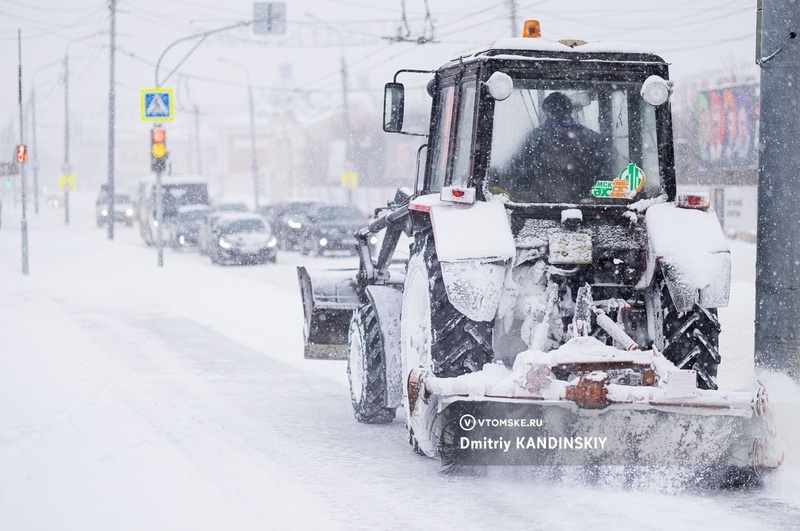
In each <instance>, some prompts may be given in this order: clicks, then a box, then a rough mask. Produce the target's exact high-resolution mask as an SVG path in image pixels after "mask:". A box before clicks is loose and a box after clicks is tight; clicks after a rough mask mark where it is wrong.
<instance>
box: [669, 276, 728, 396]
mask: <svg viewBox="0 0 800 531" xmlns="http://www.w3.org/2000/svg"><path fill="white" fill-rule="evenodd" d="M653 287H654V290H655V292H656V293H655V294H654V299H655V300H654V303H655V307H656V308H655V310H656V311H655V314H656V315H655V318H656V329H657V330H660V331H661V337H658V338H656V347H657V348H658V349H659V350H661V353H662V354H664V356H665V357H666V358H667V359H668V360H669V361H671V362H672V363H674V364H675V366H676V367H678V368H679V369H691V370H694V371H695V372H696V373H697V386H698V387H699V388H700V389H717V368H718V367H719V364H720V361H722V360H721V358H720V355H719V333H720V330H721V326H720V323H719V318H718V317H717V310H716V308H703V307H702V306H700V305H699V304H695V305H694V307H693V308H692V309H690V310H688V311H686V312H679V311H678V310H677V309H676V308H675V304H674V303H673V301H672V296H671V295H670V293H669V288H668V287H667V282H666V280H665V279H664V275H663V273H662V272H659V273H658V275H657V277H656V280H655V283H654V286H653Z"/></svg>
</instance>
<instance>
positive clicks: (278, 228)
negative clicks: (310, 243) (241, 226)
mask: <svg viewBox="0 0 800 531" xmlns="http://www.w3.org/2000/svg"><path fill="white" fill-rule="evenodd" d="M318 204H320V203H319V202H317V201H313V200H292V201H286V202H284V203H278V204H277V205H275V209H274V211H273V213H272V217H271V218H269V221H270V227H271V228H272V231H273V233H274V234H275V237H276V238H277V239H278V247H279V248H280V249H282V250H290V251H292V250H297V249H299V248H300V247H299V246H300V241H301V239H302V236H303V232H304V231H305V225H304V223H306V214H307V213H308V210H309V209H310V208H311V207H313V206H315V205H318Z"/></svg>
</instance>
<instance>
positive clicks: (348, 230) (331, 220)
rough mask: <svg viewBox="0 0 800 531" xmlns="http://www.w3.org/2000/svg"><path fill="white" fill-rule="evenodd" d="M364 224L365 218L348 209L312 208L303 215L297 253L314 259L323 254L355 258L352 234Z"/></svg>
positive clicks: (333, 206)
mask: <svg viewBox="0 0 800 531" xmlns="http://www.w3.org/2000/svg"><path fill="white" fill-rule="evenodd" d="M367 222H368V219H367V217H366V216H365V215H364V214H363V213H362V212H361V211H360V210H359V209H358V208H356V207H354V206H352V205H322V204H318V205H315V206H313V207H311V208H310V209H309V210H308V212H307V213H306V217H305V220H304V223H303V224H304V225H305V230H304V231H303V235H302V241H301V243H300V252H301V253H302V254H304V255H306V254H309V253H313V254H315V255H317V256H320V255H322V254H324V253H325V252H326V251H349V252H351V253H353V254H355V252H356V238H355V232H356V231H357V230H358V229H361V228H363V227H365V226H366V225H367Z"/></svg>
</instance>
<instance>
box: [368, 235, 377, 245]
mask: <svg viewBox="0 0 800 531" xmlns="http://www.w3.org/2000/svg"><path fill="white" fill-rule="evenodd" d="M369 243H370V244H371V245H377V244H378V237H377V236H370V238H369Z"/></svg>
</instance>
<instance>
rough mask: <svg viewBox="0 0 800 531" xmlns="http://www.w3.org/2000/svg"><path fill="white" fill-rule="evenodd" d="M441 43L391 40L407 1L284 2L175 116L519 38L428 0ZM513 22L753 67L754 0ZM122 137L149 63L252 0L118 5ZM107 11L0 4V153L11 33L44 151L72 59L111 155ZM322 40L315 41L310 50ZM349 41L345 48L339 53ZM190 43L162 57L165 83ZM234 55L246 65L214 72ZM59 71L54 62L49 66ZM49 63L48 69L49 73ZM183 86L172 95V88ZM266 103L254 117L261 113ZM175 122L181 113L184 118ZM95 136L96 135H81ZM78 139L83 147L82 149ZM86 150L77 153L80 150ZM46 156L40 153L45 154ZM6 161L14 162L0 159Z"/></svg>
mask: <svg viewBox="0 0 800 531" xmlns="http://www.w3.org/2000/svg"><path fill="white" fill-rule="evenodd" d="M427 3H428V5H429V6H430V14H431V20H432V24H433V31H434V33H433V34H434V38H435V41H436V42H435V43H433V44H424V45H418V44H410V43H392V42H389V41H388V40H387V39H384V38H383V37H391V36H393V35H395V34H396V32H397V29H398V28H399V27H401V26H402V17H401V15H402V11H401V5H402V2H401V0H380V1H378V0H290V1H288V2H286V15H287V34H286V35H285V36H283V37H263V36H262V37H254V36H253V35H252V33H251V32H250V31H249V30H246V29H242V30H239V32H233V33H228V34H226V36H225V37H220V38H210V39H209V40H208V41H206V42H205V43H203V44H202V45H200V46H199V47H198V48H197V50H196V51H195V52H194V53H193V54H192V55H191V57H190V58H189V59H188V60H187V61H186V62H185V63H184V64H183V66H182V68H181V69H180V72H181V73H182V74H184V75H185V77H184V78H183V81H182V82H181V88H180V98H179V101H178V103H179V106H183V107H186V106H191V105H197V106H198V107H199V108H201V109H202V112H203V113H204V114H205V116H207V117H209V118H210V119H211V120H214V119H215V117H217V118H218V119H219V120H226V119H230V118H231V117H236V116H239V115H242V116H244V113H245V111H246V110H247V100H246V97H245V94H246V93H245V92H244V86H245V83H246V81H247V78H246V72H247V73H249V75H250V76H251V79H252V83H253V85H254V86H255V87H256V94H257V99H258V98H260V97H261V96H262V95H264V94H267V93H269V90H270V89H271V88H274V87H278V86H281V80H280V65H282V64H291V65H292V76H293V77H292V79H293V84H294V85H295V86H296V87H298V88H304V89H312V90H313V91H315V92H314V93H315V94H316V95H317V100H318V101H319V100H320V99H323V101H324V98H325V97H326V96H327V97H329V98H330V101H331V107H332V108H333V107H335V106H336V105H338V103H339V102H340V101H341V77H340V74H339V71H340V64H341V59H340V58H341V55H340V54H342V53H343V54H344V56H345V59H346V62H347V64H348V70H349V75H350V87H351V88H352V89H359V88H360V89H366V88H370V89H373V90H376V91H380V90H381V87H382V85H383V83H384V82H386V81H389V80H390V78H391V76H392V75H393V73H394V71H395V70H397V69H398V68H435V67H437V66H439V65H440V64H442V63H443V62H444V61H446V60H447V59H448V58H449V57H450V56H451V55H452V54H453V53H454V52H456V51H459V50H461V49H464V48H467V47H471V45H473V44H477V43H481V42H487V41H490V40H493V39H496V38H502V37H508V36H511V22H510V15H509V8H508V2H507V1H505V0H496V1H486V0H428V2H427ZM516 3H517V24H518V26H519V27H520V28H521V25H522V21H523V20H525V19H526V18H536V19H538V20H540V21H541V24H542V32H543V36H544V37H545V38H549V39H562V38H580V39H584V40H588V41H597V40H606V41H608V40H612V41H632V42H637V43H640V44H643V45H645V46H647V47H649V48H651V49H652V50H653V51H654V52H656V53H659V54H661V55H662V57H664V58H665V59H666V60H667V61H669V62H670V63H672V76H673V78H676V79H678V80H680V79H681V78H684V79H685V78H688V77H692V76H698V75H702V74H704V73H707V72H719V71H722V70H727V69H731V68H737V67H741V66H745V65H750V66H752V65H753V62H754V41H755V13H756V0H674V1H670V2H666V1H661V0H614V1H611V2H598V1H596V0H535V1H525V0H517V2H516ZM405 4H406V7H407V11H408V22H409V27H410V29H411V34H412V37H416V36H418V35H420V34H422V31H423V29H424V14H425V9H424V6H425V1H424V0H405ZM117 5H118V15H117V45H118V54H117V72H116V78H117V91H116V98H117V103H116V110H117V130H118V131H120V132H126V131H142V134H146V130H147V126H146V125H145V124H143V123H142V122H141V121H139V90H140V89H141V88H146V87H150V86H152V85H153V84H154V70H155V69H154V66H153V65H154V63H155V62H156V60H157V59H158V57H159V55H160V54H161V53H162V51H164V49H165V48H166V47H167V46H168V45H169V44H170V43H172V42H174V41H175V40H177V39H179V38H181V37H185V36H187V35H190V34H193V33H198V32H201V31H204V30H208V29H212V28H217V27H221V26H225V25H228V24H232V23H235V22H237V21H242V20H247V19H249V18H251V17H252V12H253V2H250V1H245V0H226V1H224V2H220V1H218V0H161V1H155V0H118V2H117ZM109 21H110V18H109V9H108V1H100V0H0V45H1V46H2V50H3V53H2V54H0V71H2V72H3V73H4V75H2V76H0V98H1V99H2V101H3V102H4V104H3V105H2V106H1V107H0V109H2V111H0V142H10V144H11V146H9V147H7V148H5V149H6V150H7V151H9V154H10V153H11V152H10V149H11V147H13V144H14V143H15V142H16V140H13V139H16V138H18V135H19V133H18V128H19V116H18V114H17V107H16V103H17V75H16V74H17V29H21V30H22V58H23V92H24V99H25V101H26V102H27V101H28V99H29V95H30V90H31V87H32V86H34V84H35V88H36V92H37V102H38V103H37V116H38V117H39V121H38V123H39V128H38V131H39V145H40V146H42V145H47V146H48V147H50V148H52V149H55V148H58V149H63V147H61V146H63V112H64V111H63V107H64V88H63V83H62V81H61V74H62V70H63V68H62V62H63V59H64V55H65V53H66V52H67V51H68V52H69V56H70V69H71V72H72V74H71V77H70V106H71V109H72V112H73V113H74V120H75V121H76V123H75V124H74V127H75V128H76V129H77V130H80V131H83V132H84V134H83V136H81V137H80V138H81V139H82V141H83V142H84V143H85V144H90V147H93V148H95V149H98V150H99V152H102V153H105V149H106V140H105V134H104V131H105V128H106V126H105V124H106V123H107V119H108V92H109V90H108V89H109V66H108V61H109V59H108V51H109V36H108V30H109V27H110V22H109ZM315 41H316V42H315ZM342 42H344V43H345V46H343V47H341V46H340V44H341V43H342ZM190 47H191V44H188V45H187V44H184V45H180V46H176V47H175V48H174V49H172V50H171V51H170V52H169V53H168V54H167V55H166V56H165V58H164V62H163V65H164V67H163V70H162V77H163V75H165V74H166V73H167V71H169V70H171V69H172V67H173V66H174V65H175V64H177V62H178V61H180V59H181V58H182V57H183V55H184V54H185V53H186V52H187V51H188V50H189V49H190ZM223 57H225V58H227V59H228V60H230V61H233V62H236V63H238V64H239V65H240V66H239V67H236V66H232V65H230V64H226V63H224V62H222V61H220V58H223ZM54 62H55V63H56V64H52V63H54ZM48 65H50V66H48ZM176 82H177V77H174V78H173V79H171V80H170V81H169V82H168V83H166V85H165V86H176ZM264 104H265V103H264V102H263V101H261V102H257V103H256V106H259V105H260V106H263V105H264ZM179 118H180V116H179ZM87 131H89V133H86V132H87ZM79 141H80V140H79ZM85 147H87V146H86V145H81V144H78V145H77V146H75V148H74V149H81V148H85ZM40 151H41V147H40ZM0 159H2V160H6V157H2V156H0Z"/></svg>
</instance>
